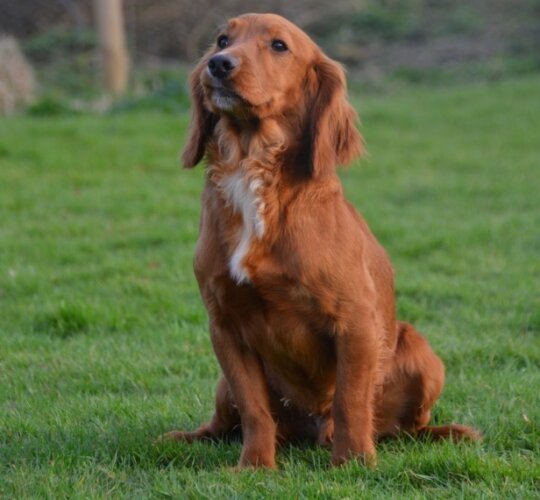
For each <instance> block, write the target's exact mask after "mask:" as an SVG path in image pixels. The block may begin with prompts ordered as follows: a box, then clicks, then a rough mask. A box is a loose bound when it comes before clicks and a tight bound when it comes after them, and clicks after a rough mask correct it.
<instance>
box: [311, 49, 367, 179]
mask: <svg viewBox="0 0 540 500" xmlns="http://www.w3.org/2000/svg"><path fill="white" fill-rule="evenodd" d="M308 86H309V89H308V92H307V93H308V95H310V96H311V97H309V98H308V102H307V106H308V116H307V123H306V134H305V144H304V146H303V148H304V153H307V165H308V167H309V173H310V174H311V176H312V177H318V176H322V175H325V173H330V172H333V171H334V169H335V167H336V166H337V165H347V164H349V163H351V162H352V161H353V160H354V159H355V158H357V157H358V156H359V155H360V154H361V152H362V149H363V139H362V136H361V135H360V133H359V132H358V130H357V129H356V126H355V123H356V121H357V119H358V115H357V114H356V111H355V110H354V108H353V107H352V106H351V105H350V104H349V101H348V100H347V84H346V80H345V72H344V70H343V68H342V67H341V65H339V64H338V63H336V62H334V61H332V60H331V59H329V58H328V57H326V56H324V55H321V56H320V58H319V61H318V62H317V63H316V64H315V66H314V68H313V69H312V73H311V75H310V82H309V83H308ZM305 159H306V158H305V156H304V161H305Z"/></svg>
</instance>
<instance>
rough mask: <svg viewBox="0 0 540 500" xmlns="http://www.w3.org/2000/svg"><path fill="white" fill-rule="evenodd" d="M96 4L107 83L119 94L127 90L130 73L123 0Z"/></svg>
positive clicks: (114, 92)
mask: <svg viewBox="0 0 540 500" xmlns="http://www.w3.org/2000/svg"><path fill="white" fill-rule="evenodd" d="M94 4H95V13H96V21H97V28H98V33H99V39H100V45H101V52H102V65H103V73H104V78H105V85H106V87H107V90H109V91H110V92H111V93H112V94H113V95H115V96H118V95H120V94H122V93H123V92H124V91H125V90H126V86H127V82H128V73H129V57H128V52H127V49H126V36H125V31H124V16H123V11H122V0H94Z"/></svg>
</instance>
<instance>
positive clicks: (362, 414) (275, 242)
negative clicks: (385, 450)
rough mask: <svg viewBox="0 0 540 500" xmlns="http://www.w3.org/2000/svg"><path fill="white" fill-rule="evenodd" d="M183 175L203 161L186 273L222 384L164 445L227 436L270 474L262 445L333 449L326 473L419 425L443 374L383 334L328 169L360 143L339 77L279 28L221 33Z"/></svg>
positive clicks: (353, 225)
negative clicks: (199, 422)
mask: <svg viewBox="0 0 540 500" xmlns="http://www.w3.org/2000/svg"><path fill="white" fill-rule="evenodd" d="M191 90H192V97H193V116H192V121H191V127H190V131H189V137H188V140H187V145H186V147H185V150H184V153H183V156H182V158H183V162H184V166H185V167H187V168H191V167H193V166H195V165H196V164H197V163H199V162H200V161H201V160H202V159H203V157H206V160H207V176H206V184H205V188H204V193H203V195H202V214H201V226H200V236H199V241H198V243H197V249H196V255H195V260H194V268H195V274H196V277H197V280H198V283H199V287H200V291H201V295H202V298H203V301H204V304H205V306H206V308H207V310H208V315H209V321H210V334H211V339H212V344H213V347H214V350H215V353H216V355H217V358H218V360H219V363H220V365H221V368H222V371H223V375H222V377H221V380H220V381H219V384H218V389H217V396H216V407H215V413H214V416H213V417H212V419H211V421H210V422H209V423H207V424H204V425H203V426H202V427H200V428H199V429H198V430H196V431H193V432H180V431H173V432H171V433H169V434H167V435H166V437H167V438H168V439H178V440H184V441H189V442H191V441H193V440H198V439H213V438H222V437H226V436H227V435H229V434H231V433H233V432H234V431H235V430H240V431H241V433H242V437H243V448H242V454H241V457H240V464H239V465H240V466H266V467H275V448H276V443H282V442H286V441H296V440H306V439H307V440H312V441H315V442H318V443H320V444H322V445H328V446H331V447H332V463H333V464H341V463H343V462H344V461H346V460H348V459H350V458H357V459H360V460H362V461H365V462H371V461H373V459H374V458H375V442H376V440H377V439H380V438H381V437H384V436H393V435H396V434H398V433H401V432H406V433H410V434H413V435H426V434H429V435H430V436H431V437H432V438H434V439H437V438H448V437H451V438H453V439H456V440H457V439H461V438H464V437H470V438H476V437H478V433H477V432H476V431H475V430H474V429H471V428H468V427H464V426H460V425H447V426H440V427H429V426H427V424H428V422H429V420H430V414H431V408H432V406H433V404H434V403H435V401H436V400H437V398H438V397H439V395H440V393H441V391H442V388H443V383H444V365H443V363H442V362H441V360H440V359H439V358H438V357H437V356H436V355H435V354H434V352H433V351H432V350H431V348H430V346H429V344H428V343H427V341H426V340H425V339H424V337H422V336H421V335H420V334H419V333H418V332H417V331H416V330H415V329H414V328H413V327H412V326H411V325H409V324H407V323H402V322H398V321H396V317H395V304H394V285H393V270H392V266H391V264H390V261H389V260H388V257H387V255H386V253H385V251H384V249H383V248H382V247H381V245H380V244H379V243H378V242H377V240H376V239H375V237H374V236H373V234H372V233H371V231H370V230H369V228H368V226H367V224H366V222H365V221H364V220H363V219H362V217H361V216H360V215H359V214H358V213H357V212H356V211H355V209H354V208H353V207H352V205H351V204H349V203H348V202H347V201H346V200H345V198H344V195H343V190H342V186H341V183H340V181H339V178H338V176H337V175H336V167H337V166H338V165H340V164H347V163H350V162H351V161H353V160H354V159H355V158H357V157H358V156H359V154H360V153H361V152H362V149H363V148H362V146H363V141H362V138H361V136H360V134H359V132H358V131H357V129H356V127H355V121H356V112H355V111H354V109H353V108H352V107H351V105H350V104H349V102H348V100H347V91H346V80H345V74H344V71H343V69H342V67H341V66H340V65H339V64H338V63H336V62H334V61H332V60H331V59H329V58H328V57H327V56H325V55H324V54H323V52H322V51H321V50H320V49H319V47H317V45H315V44H314V43H313V42H312V41H311V40H310V38H309V37H308V36H307V35H306V34H305V33H304V32H302V31H301V30H300V29H298V28H297V27H296V26H294V25H293V24H291V23H290V22H288V21H287V20H285V19H283V18H281V17H279V16H276V15H272V14H247V15H243V16H240V17H237V18H235V19H232V20H230V21H229V22H228V23H227V25H226V27H225V28H224V29H223V32H222V33H221V34H220V36H219V38H218V41H217V45H216V46H215V47H213V48H212V49H211V50H210V51H209V52H208V53H207V54H206V55H205V56H204V57H203V58H202V60H201V61H200V63H199V64H198V65H197V67H196V68H195V70H194V71H193V74H192V76H191Z"/></svg>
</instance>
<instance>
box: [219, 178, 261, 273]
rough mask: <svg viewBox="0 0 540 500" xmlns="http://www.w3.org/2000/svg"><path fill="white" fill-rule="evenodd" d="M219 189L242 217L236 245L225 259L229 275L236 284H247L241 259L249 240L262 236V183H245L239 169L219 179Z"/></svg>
mask: <svg viewBox="0 0 540 500" xmlns="http://www.w3.org/2000/svg"><path fill="white" fill-rule="evenodd" d="M219 185H220V188H221V191H222V193H223V195H224V197H225V199H226V201H227V203H228V204H229V205H230V206H231V207H232V209H233V210H234V211H235V212H236V213H238V214H240V215H241V216H242V227H241V229H240V234H239V240H238V244H237V245H236V248H235V249H234V251H233V253H232V255H231V257H230V259H229V271H230V273H231V276H232V278H233V279H234V280H235V281H236V282H237V283H245V282H249V281H250V278H249V275H248V273H247V271H246V269H245V267H244V265H243V262H244V258H245V256H246V255H247V253H248V251H249V248H250V245H251V242H252V241H253V239H254V238H261V237H262V236H263V234H264V219H263V216H262V211H263V210H264V202H263V200H262V199H261V196H260V189H261V187H262V181H261V180H260V179H257V178H255V179H251V180H250V181H249V183H248V182H247V180H246V178H245V176H244V172H243V170H242V169H239V170H237V171H235V172H233V173H232V174H228V175H225V176H223V177H222V178H221V180H220V182H219Z"/></svg>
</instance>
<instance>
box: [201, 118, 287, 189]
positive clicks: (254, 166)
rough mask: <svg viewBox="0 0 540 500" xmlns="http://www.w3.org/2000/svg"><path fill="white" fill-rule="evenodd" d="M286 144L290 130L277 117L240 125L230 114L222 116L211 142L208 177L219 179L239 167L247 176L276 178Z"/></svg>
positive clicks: (273, 179)
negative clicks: (287, 132) (285, 128)
mask: <svg viewBox="0 0 540 500" xmlns="http://www.w3.org/2000/svg"><path fill="white" fill-rule="evenodd" d="M287 147H288V143H287V134H286V132H285V131H284V130H283V127H282V126H281V125H280V124H279V123H278V121H277V120H275V119H272V118H266V119H264V120H256V121H255V120H253V121H251V122H250V123H249V126H246V124H242V126H238V124H237V123H235V122H234V121H233V120H232V119H231V118H229V117H222V118H221V119H220V121H219V122H218V123H217V125H216V129H215V133H214V137H213V139H212V140H211V141H210V142H209V144H208V149H207V154H208V168H207V173H208V177H209V179H210V180H213V181H214V182H217V181H219V179H220V178H221V177H222V176H224V175H229V174H232V173H234V172H239V171H240V172H242V174H243V175H244V176H246V177H247V178H251V177H257V178H260V179H261V180H262V181H263V182H265V183H269V182H275V180H276V179H277V178H278V177H279V176H280V171H281V166H282V163H283V157H284V152H285V151H286V149H287Z"/></svg>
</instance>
